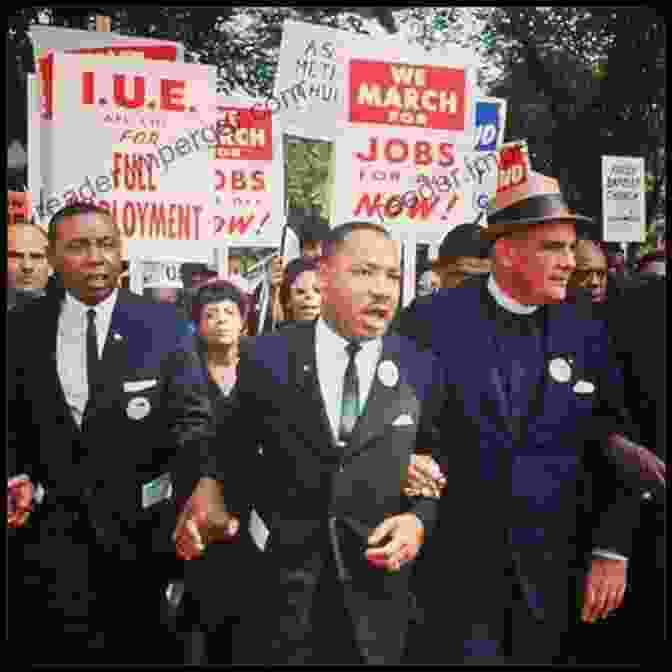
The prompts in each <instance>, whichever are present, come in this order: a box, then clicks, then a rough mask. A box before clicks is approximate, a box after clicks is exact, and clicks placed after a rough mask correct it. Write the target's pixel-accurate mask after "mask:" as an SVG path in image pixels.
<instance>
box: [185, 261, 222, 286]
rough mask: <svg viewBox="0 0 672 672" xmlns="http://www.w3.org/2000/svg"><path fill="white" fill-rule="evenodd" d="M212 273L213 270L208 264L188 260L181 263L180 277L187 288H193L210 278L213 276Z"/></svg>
mask: <svg viewBox="0 0 672 672" xmlns="http://www.w3.org/2000/svg"><path fill="white" fill-rule="evenodd" d="M212 274H213V271H211V270H210V269H209V268H208V265H207V264H202V263H194V262H186V263H184V264H181V265H180V279H181V280H182V286H183V287H184V288H185V289H193V288H194V287H197V286H198V285H200V284H202V283H204V282H205V281H206V280H210V279H211V278H212V277H213V276H212ZM215 275H216V274H215Z"/></svg>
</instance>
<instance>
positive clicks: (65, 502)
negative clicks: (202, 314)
mask: <svg viewBox="0 0 672 672" xmlns="http://www.w3.org/2000/svg"><path fill="white" fill-rule="evenodd" d="M48 250H49V251H48V253H49V259H50V262H51V264H52V266H53V268H54V269H55V271H56V273H57V275H58V277H59V279H60V281H61V282H60V283H54V284H53V288H52V291H48V292H47V295H46V296H45V297H43V298H40V299H36V300H35V301H33V302H32V303H30V304H28V305H26V306H25V307H24V308H23V310H21V311H12V312H11V313H10V314H9V318H8V352H9V353H10V357H9V359H8V366H9V372H8V373H9V376H8V377H9V381H8V382H9V386H8V398H9V409H8V410H9V413H8V419H9V439H10V444H11V446H10V450H9V452H10V454H11V455H12V456H13V461H14V464H12V465H11V466H12V467H13V469H14V470H15V471H16V472H19V473H25V474H27V475H29V476H30V479H31V481H32V483H33V484H35V485H37V484H38V483H39V484H41V485H42V487H43V489H44V491H45V496H44V500H43V502H42V503H41V504H40V505H39V506H37V507H35V510H34V511H33V512H32V514H31V513H30V504H28V506H27V507H26V508H25V510H24V511H22V512H19V513H20V515H19V516H18V517H17V519H16V520H15V521H14V522H15V523H17V524H18V525H19V526H21V529H18V530H16V534H14V535H13V537H12V543H13V549H12V556H11V557H12V558H13V559H14V561H15V563H16V564H14V565H13V566H11V567H10V577H11V579H10V584H15V585H16V584H17V583H18V584H19V585H18V587H17V589H16V594H15V595H14V596H13V600H12V601H10V612H11V613H12V615H13V618H12V628H11V632H12V639H11V640H10V642H15V643H16V644H17V649H18V648H19V646H21V645H22V646H23V652H22V654H21V659H26V657H27V659H28V660H30V661H31V662H33V661H35V660H37V659H42V660H45V661H49V662H53V661H57V662H61V663H75V662H114V661H116V662H119V661H122V662H126V663H133V662H143V661H156V662H169V660H170V656H169V655H168V645H167V642H166V641H165V639H164V638H163V633H162V631H161V628H160V613H161V605H163V604H165V602H166V598H165V596H164V591H165V589H166V586H167V584H168V581H169V580H170V579H171V578H173V577H174V573H175V572H176V571H179V569H180V565H179V560H177V558H175V553H174V547H173V545H172V542H171V532H172V529H173V527H174V523H175V518H176V516H177V502H176V499H175V497H174V496H173V492H172V491H173V484H172V480H173V479H172V478H171V475H172V474H175V473H176V472H178V471H179V461H180V459H182V458H183V457H184V456H185V455H186V454H187V453H190V452H194V451H201V450H203V448H202V446H203V445H204V444H205V443H206V442H207V441H208V440H209V439H210V438H211V437H212V435H213V422H212V411H211V405H210V402H209V400H208V396H207V391H206V388H205V381H204V378H203V373H202V370H201V367H200V366H199V362H198V359H197V357H196V354H195V351H194V347H193V340H192V339H193V336H191V335H190V333H189V332H188V330H187V328H186V325H185V324H184V323H183V322H181V321H180V320H179V319H178V317H177V313H176V311H175V308H174V307H173V306H168V305H163V304H159V303H155V302H152V301H149V300H147V299H144V298H142V297H138V296H135V295H133V294H131V293H130V292H128V291H126V290H123V289H118V287H117V280H118V277H119V274H120V273H121V269H122V262H121V240H120V236H119V231H118V229H117V228H116V226H115V225H114V222H113V221H112V219H111V218H110V216H109V214H108V213H106V211H104V210H101V209H99V208H96V207H93V206H90V205H86V204H75V205H71V206H68V207H66V208H64V209H62V210H61V211H59V212H58V213H56V215H54V217H53V218H52V220H51V222H50V226H49V248H48ZM13 475H15V474H9V476H13ZM26 519H27V521H26ZM26 522H27V523H28V526H27V528H26ZM36 641H37V642H40V646H39V647H36V646H35V642H36Z"/></svg>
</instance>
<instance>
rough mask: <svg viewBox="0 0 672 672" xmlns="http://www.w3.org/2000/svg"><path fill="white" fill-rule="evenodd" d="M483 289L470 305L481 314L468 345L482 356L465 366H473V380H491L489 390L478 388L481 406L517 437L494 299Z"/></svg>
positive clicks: (482, 287) (481, 288)
mask: <svg viewBox="0 0 672 672" xmlns="http://www.w3.org/2000/svg"><path fill="white" fill-rule="evenodd" d="M479 289H480V291H479V298H480V301H473V303H471V304H470V305H471V306H472V307H473V309H475V310H477V311H478V312H479V313H480V315H479V317H478V318H477V319H476V320H475V321H474V323H475V324H476V325H478V326H477V328H476V329H475V330H474V333H472V334H469V343H470V344H469V346H468V348H469V349H468V351H470V352H478V357H474V358H473V359H472V358H471V357H470V358H468V361H466V362H465V365H466V366H469V367H470V368H473V380H476V381H478V380H483V379H485V380H486V381H487V387H486V389H485V390H476V392H477V394H479V397H480V398H479V404H478V406H479V407H480V409H481V410H483V411H485V412H486V413H487V414H488V415H490V416H491V417H493V418H495V419H496V420H497V422H498V423H499V424H500V426H501V427H502V429H504V430H505V431H507V432H508V433H509V434H511V435H512V436H516V435H517V433H518V432H517V429H516V425H515V423H514V421H513V420H512V418H511V406H510V404H509V399H508V396H507V394H506V387H505V385H504V379H503V377H502V373H501V369H500V360H501V355H500V350H499V346H498V345H497V339H496V330H497V323H496V322H495V318H494V311H493V309H492V306H491V305H490V303H489V302H491V301H493V299H492V297H491V296H490V293H489V292H488V290H487V287H486V286H485V285H482V286H480V287H479ZM480 325H486V328H485V330H484V332H481V329H480ZM481 338H482V339H483V340H482V343H477V342H476V339H481ZM479 370H480V371H479ZM482 373H485V375H484V376H483V377H481V374H482Z"/></svg>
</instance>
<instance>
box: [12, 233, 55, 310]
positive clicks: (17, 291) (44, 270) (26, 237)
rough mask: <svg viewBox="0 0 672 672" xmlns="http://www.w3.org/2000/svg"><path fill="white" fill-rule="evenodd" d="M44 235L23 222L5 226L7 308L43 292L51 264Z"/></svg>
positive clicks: (20, 303)
mask: <svg viewBox="0 0 672 672" xmlns="http://www.w3.org/2000/svg"><path fill="white" fill-rule="evenodd" d="M47 244H48V240H47V235H46V233H45V232H44V231H43V230H42V229H41V228H40V227H39V226H37V225H35V224H28V223H26V222H21V223H16V224H11V225H10V226H8V227H7V289H8V292H7V309H8V310H11V309H12V308H14V307H16V306H18V305H22V304H23V303H25V302H26V301H29V300H31V299H33V298H36V297H38V296H42V295H43V294H44V290H45V287H46V285H47V280H48V279H49V275H50V273H51V267H50V266H49V263H48V262H47Z"/></svg>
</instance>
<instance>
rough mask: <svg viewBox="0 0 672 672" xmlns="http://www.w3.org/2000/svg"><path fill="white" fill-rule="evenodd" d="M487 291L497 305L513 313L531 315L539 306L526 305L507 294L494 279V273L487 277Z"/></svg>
mask: <svg viewBox="0 0 672 672" xmlns="http://www.w3.org/2000/svg"><path fill="white" fill-rule="evenodd" d="M488 292H490V296H492V298H493V299H494V300H495V301H496V302H497V304H498V305H500V306H501V307H502V308H504V310H508V311H509V312H510V313H514V314H515V315H531V314H532V313H533V312H534V311H535V310H537V309H538V308H539V306H526V305H524V304H522V303H518V301H516V300H515V299H512V298H511V297H510V296H507V295H506V294H505V293H504V291H503V290H502V289H501V287H500V286H499V285H498V284H497V282H496V281H495V275H494V273H491V274H490V276H489V277H488Z"/></svg>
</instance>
